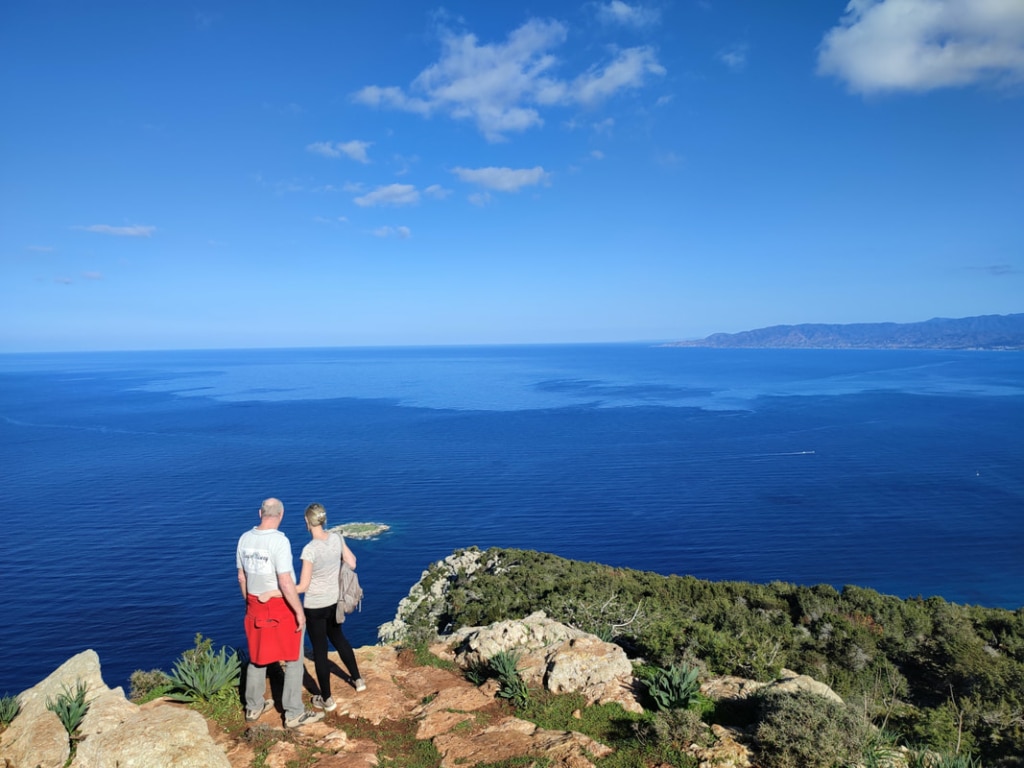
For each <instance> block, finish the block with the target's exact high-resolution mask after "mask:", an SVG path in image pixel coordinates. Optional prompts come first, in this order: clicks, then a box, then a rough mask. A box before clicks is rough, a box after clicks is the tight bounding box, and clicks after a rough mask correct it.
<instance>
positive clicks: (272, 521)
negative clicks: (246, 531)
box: [260, 499, 284, 528]
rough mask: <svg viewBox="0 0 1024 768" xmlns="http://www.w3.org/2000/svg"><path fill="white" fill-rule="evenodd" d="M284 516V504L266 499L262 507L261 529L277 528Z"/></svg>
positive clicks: (277, 500) (276, 500)
mask: <svg viewBox="0 0 1024 768" xmlns="http://www.w3.org/2000/svg"><path fill="white" fill-rule="evenodd" d="M283 515H284V504H282V503H281V502H280V500H279V499H266V500H264V502H263V503H262V504H261V505H260V528H277V526H279V525H280V524H281V517H282V516H283Z"/></svg>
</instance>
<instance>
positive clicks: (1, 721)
mask: <svg viewBox="0 0 1024 768" xmlns="http://www.w3.org/2000/svg"><path fill="white" fill-rule="evenodd" d="M20 709H21V701H20V700H19V699H18V697H17V696H7V695H4V696H3V698H0V726H3V727H5V728H6V727H7V726H8V725H10V724H11V721H12V720H13V719H14V718H15V717H17V716H18V710H20Z"/></svg>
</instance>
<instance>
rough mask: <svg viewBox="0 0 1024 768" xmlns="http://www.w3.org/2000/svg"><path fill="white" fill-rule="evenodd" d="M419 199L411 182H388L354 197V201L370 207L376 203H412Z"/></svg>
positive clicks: (418, 194)
mask: <svg viewBox="0 0 1024 768" xmlns="http://www.w3.org/2000/svg"><path fill="white" fill-rule="evenodd" d="M419 201H420V193H419V192H418V191H417V190H416V187H414V186H413V185H412V184H388V185H387V186H383V187H377V188H376V189H375V190H373V191H372V192H367V193H366V194H365V195H363V196H361V197H357V198H355V201H354V202H355V204H356V205H358V206H361V207H363V208H371V207H373V206H376V205H414V204H416V203H418V202H419Z"/></svg>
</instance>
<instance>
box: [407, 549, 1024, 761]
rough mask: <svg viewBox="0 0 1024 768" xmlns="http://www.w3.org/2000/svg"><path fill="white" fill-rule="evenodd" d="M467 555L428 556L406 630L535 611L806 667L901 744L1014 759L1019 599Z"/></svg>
mask: <svg viewBox="0 0 1024 768" xmlns="http://www.w3.org/2000/svg"><path fill="white" fill-rule="evenodd" d="M469 551H472V550H469ZM457 554H458V553H457ZM479 554H480V563H481V564H482V565H483V567H481V568H478V569H476V570H474V571H473V572H472V573H468V572H460V573H458V574H455V575H452V574H450V573H449V572H448V571H446V570H445V569H444V568H443V567H442V566H441V564H435V565H433V566H431V568H430V570H429V571H428V572H427V574H426V576H425V578H424V580H423V581H422V582H421V586H423V588H424V592H425V593H427V592H429V587H430V585H431V582H432V581H436V580H438V579H446V580H447V582H448V583H447V584H445V589H444V590H443V594H444V605H442V606H437V605H436V604H434V605H432V604H431V603H430V601H423V602H421V603H419V604H418V605H413V606H410V608H409V611H408V615H404V616H403V617H402V618H403V619H404V621H405V622H406V624H407V626H408V629H407V633H408V635H409V637H410V638H417V637H418V638H420V639H423V638H426V637H428V636H432V635H436V634H438V633H440V632H447V631H451V630H453V629H459V628H462V627H469V626H480V625H486V624H490V623H492V622H494V621H499V620H503V619H508V618H515V617H522V616H525V615H528V614H530V613H532V612H534V611H537V610H543V611H545V612H546V613H547V614H548V616H550V617H551V618H553V619H555V620H557V621H560V622H563V623H566V624H569V625H572V626H575V627H578V628H580V629H583V630H585V631H588V632H592V633H594V634H596V635H598V636H599V637H604V638H606V639H611V640H613V641H614V642H616V643H618V644H619V645H621V646H623V647H624V648H625V649H626V650H627V651H628V652H629V653H630V654H631V655H633V656H636V657H641V658H643V659H645V660H646V661H647V662H649V663H653V664H657V665H659V666H661V667H665V668H671V667H672V665H679V666H681V665H688V666H690V667H697V668H700V669H701V670H702V671H703V672H704V673H706V674H715V675H719V674H735V675H742V676H745V677H750V678H754V679H759V680H769V679H772V678H774V677H775V676H776V675H777V674H778V673H779V671H780V670H781V669H782V668H783V667H785V668H788V669H791V670H794V671H796V672H798V673H801V674H807V675H810V676H812V677H814V678H815V679H817V680H820V681H822V682H825V683H827V684H828V685H829V686H831V687H832V688H833V689H834V690H835V691H836V692H837V693H838V694H839V695H840V696H842V697H843V699H844V700H845V701H846V702H847V704H848V705H849V706H850V707H851V708H853V709H855V710H857V711H858V712H860V713H862V714H863V716H864V718H865V719H866V720H867V721H869V722H871V723H873V724H874V725H875V726H877V727H879V728H881V729H882V731H883V732H884V733H885V734H887V735H888V736H890V737H891V738H892V739H896V740H898V741H900V742H901V743H908V744H912V745H917V746H920V747H925V746H926V747H929V748H932V749H936V750H939V751H941V752H943V753H947V754H959V755H963V756H970V755H974V756H977V757H980V758H981V760H982V761H983V762H984V765H986V766H1024V608H1021V609H1019V610H1017V611H1009V610H1003V609H994V608H982V607H978V606H967V605H957V604H953V603H949V602H947V601H945V600H943V599H942V598H938V597H930V598H927V599H922V598H913V599H908V600H901V599H899V598H896V597H892V596H888V595H882V594H879V593H878V592H875V591H873V590H870V589H863V588H859V587H852V586H848V587H844V588H843V589H842V590H841V591H838V590H836V589H834V588H833V587H831V586H827V585H819V586H814V587H801V586H796V585H793V584H787V583H781V582H774V583H771V584H751V583H744V582H708V581H702V580H700V579H695V578H693V577H688V576H663V575H660V574H655V573H650V572H645V571H634V570H628V569H621V568H611V567H609V566H605V565H600V564H597V563H584V562H578V561H571V560H566V559H563V558H560V557H556V556H554V555H550V554H546V553H541V552H534V551H526V550H514V549H491V550H487V551H486V552H482V553H479ZM467 570H468V569H467ZM780 719H782V720H784V719H785V718H780Z"/></svg>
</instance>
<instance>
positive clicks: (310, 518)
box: [306, 503, 327, 527]
mask: <svg viewBox="0 0 1024 768" xmlns="http://www.w3.org/2000/svg"><path fill="white" fill-rule="evenodd" d="M306 522H307V523H309V525H310V526H311V527H312V526H314V525H320V526H322V525H323V524H324V523H326V522H327V510H326V509H324V505H323V504H316V503H313V504H310V505H309V506H308V507H306Z"/></svg>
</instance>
